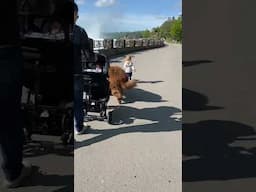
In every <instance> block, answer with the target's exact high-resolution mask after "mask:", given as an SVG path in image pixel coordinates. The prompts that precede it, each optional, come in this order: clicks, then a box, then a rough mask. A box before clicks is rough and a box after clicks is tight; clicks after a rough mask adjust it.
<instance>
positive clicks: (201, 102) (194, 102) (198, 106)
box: [182, 88, 223, 111]
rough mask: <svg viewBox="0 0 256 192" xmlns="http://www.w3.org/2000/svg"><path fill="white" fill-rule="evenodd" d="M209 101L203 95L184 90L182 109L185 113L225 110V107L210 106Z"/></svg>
mask: <svg viewBox="0 0 256 192" xmlns="http://www.w3.org/2000/svg"><path fill="white" fill-rule="evenodd" d="M208 103H209V100H208V97H206V96H205V95H203V94H200V93H197V92H195V91H191V90H189V89H186V88H182V108H183V110H185V111H206V110H217V109H223V107H217V106H209V105H208Z"/></svg>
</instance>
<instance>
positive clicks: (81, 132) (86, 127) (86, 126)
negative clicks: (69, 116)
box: [75, 123, 90, 135]
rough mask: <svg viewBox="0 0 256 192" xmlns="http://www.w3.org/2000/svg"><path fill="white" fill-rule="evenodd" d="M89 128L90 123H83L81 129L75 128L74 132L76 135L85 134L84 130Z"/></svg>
mask: <svg viewBox="0 0 256 192" xmlns="http://www.w3.org/2000/svg"><path fill="white" fill-rule="evenodd" d="M89 128H90V125H87V124H86V123H84V126H83V129H82V130H81V131H77V130H76V129H75V134H76V135H82V134H85V133H86V131H87V130H88V129H89Z"/></svg>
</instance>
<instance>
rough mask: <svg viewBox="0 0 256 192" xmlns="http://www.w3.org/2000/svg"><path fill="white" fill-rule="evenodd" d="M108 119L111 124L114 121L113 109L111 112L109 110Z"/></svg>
mask: <svg viewBox="0 0 256 192" xmlns="http://www.w3.org/2000/svg"><path fill="white" fill-rule="evenodd" d="M107 120H108V123H109V124H111V123H112V111H111V112H108V116H107Z"/></svg>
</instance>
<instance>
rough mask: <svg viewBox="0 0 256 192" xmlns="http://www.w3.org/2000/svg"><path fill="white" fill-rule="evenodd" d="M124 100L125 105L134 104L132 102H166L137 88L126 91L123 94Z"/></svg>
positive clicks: (158, 96) (156, 95)
mask: <svg viewBox="0 0 256 192" xmlns="http://www.w3.org/2000/svg"><path fill="white" fill-rule="evenodd" d="M124 95H125V98H124V99H123V101H124V102H125V103H134V102H140V101H143V102H166V100H162V97H161V96H160V95H158V94H155V93H152V92H150V91H146V90H143V89H139V88H133V89H130V90H126V91H125V92H124Z"/></svg>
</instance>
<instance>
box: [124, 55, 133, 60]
mask: <svg viewBox="0 0 256 192" xmlns="http://www.w3.org/2000/svg"><path fill="white" fill-rule="evenodd" d="M124 60H125V61H131V60H132V56H131V55H126V57H125V59H124Z"/></svg>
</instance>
